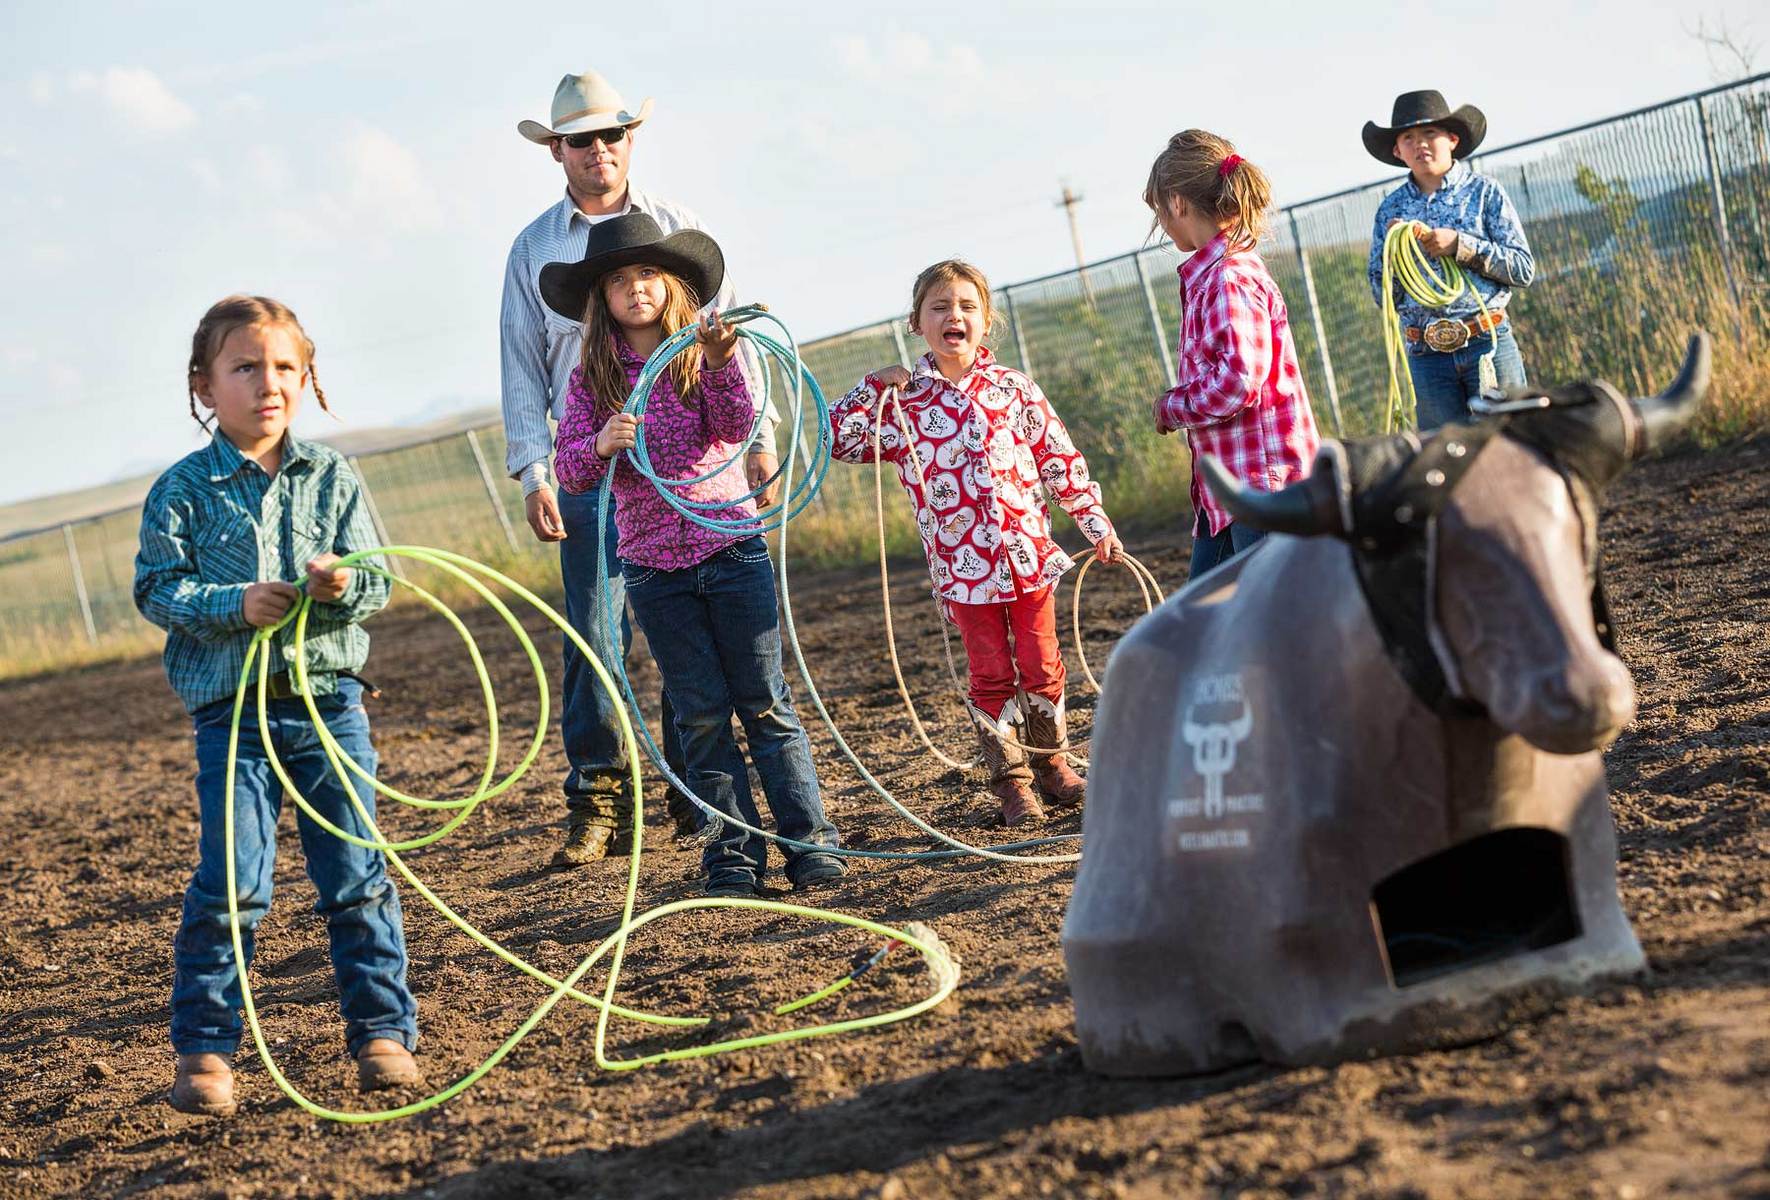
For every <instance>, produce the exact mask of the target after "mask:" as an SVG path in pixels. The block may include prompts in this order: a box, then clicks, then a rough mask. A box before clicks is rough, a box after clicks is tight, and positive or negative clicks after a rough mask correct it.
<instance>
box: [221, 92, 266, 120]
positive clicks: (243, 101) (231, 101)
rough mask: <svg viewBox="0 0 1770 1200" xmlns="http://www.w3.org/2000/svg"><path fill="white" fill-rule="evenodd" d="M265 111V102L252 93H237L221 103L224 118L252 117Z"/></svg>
mask: <svg viewBox="0 0 1770 1200" xmlns="http://www.w3.org/2000/svg"><path fill="white" fill-rule="evenodd" d="M263 111H264V101H262V100H260V99H259V98H258V97H257V96H254V95H253V94H252V93H251V92H235V93H234V94H233V95H231V96H229V97H228V98H227V99H226V100H223V101H222V102H221V112H222V114H223V115H224V116H229V117H236V116H251V115H253V114H255V113H261V112H263Z"/></svg>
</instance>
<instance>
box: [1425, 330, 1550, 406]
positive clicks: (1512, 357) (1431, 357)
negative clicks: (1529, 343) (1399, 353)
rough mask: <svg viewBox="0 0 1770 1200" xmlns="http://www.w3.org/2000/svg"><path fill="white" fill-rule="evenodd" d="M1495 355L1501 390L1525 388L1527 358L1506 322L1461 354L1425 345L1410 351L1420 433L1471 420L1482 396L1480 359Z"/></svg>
mask: <svg viewBox="0 0 1770 1200" xmlns="http://www.w3.org/2000/svg"><path fill="white" fill-rule="evenodd" d="M1490 350H1491V351H1492V352H1493V368H1494V374H1495V375H1496V376H1497V377H1498V382H1499V385H1500V386H1501V387H1523V386H1524V383H1525V379H1524V357H1523V356H1522V355H1521V354H1519V353H1518V343H1517V341H1515V340H1514V339H1513V337H1512V323H1511V322H1510V321H1506V322H1505V323H1503V324H1502V325H1501V326H1500V327H1499V328H1498V329H1496V330H1494V331H1493V332H1492V333H1484V334H1482V335H1481V336H1480V337H1473V338H1470V339H1469V344H1468V345H1467V346H1464V347H1463V348H1462V349H1461V350H1453V351H1451V352H1450V353H1449V354H1444V353H1441V352H1440V351H1437V350H1433V349H1431V348H1430V347H1428V346H1427V345H1426V344H1425V343H1423V342H1415V343H1411V344H1410V345H1409V346H1408V348H1407V370H1408V374H1410V375H1412V376H1413V380H1414V396H1415V398H1416V399H1417V400H1418V401H1419V428H1420V432H1421V433H1426V432H1429V431H1431V430H1433V429H1437V428H1438V427H1439V426H1440V425H1448V424H1450V423H1451V422H1452V421H1466V420H1468V419H1469V401H1471V400H1473V399H1474V398H1475V397H1477V396H1479V395H1480V394H1481V367H1480V362H1481V356H1482V355H1484V354H1486V353H1487V352H1488V351H1490Z"/></svg>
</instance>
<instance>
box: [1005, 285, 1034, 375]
mask: <svg viewBox="0 0 1770 1200" xmlns="http://www.w3.org/2000/svg"><path fill="white" fill-rule="evenodd" d="M1002 303H1003V304H1005V305H1007V307H1008V324H1010V325H1012V326H1014V349H1015V350H1016V351H1018V352H1019V354H1020V370H1021V372H1022V373H1023V374H1026V375H1031V374H1032V356H1031V355H1029V354H1028V353H1027V352H1026V334H1024V333H1022V332H1021V329H1020V316H1019V314H1017V313H1016V312H1015V311H1014V289H1013V288H1003V289H1002Z"/></svg>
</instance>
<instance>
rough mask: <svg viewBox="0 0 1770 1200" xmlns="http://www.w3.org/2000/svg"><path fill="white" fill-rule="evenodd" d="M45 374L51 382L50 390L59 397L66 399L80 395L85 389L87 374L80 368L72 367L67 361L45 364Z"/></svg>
mask: <svg viewBox="0 0 1770 1200" xmlns="http://www.w3.org/2000/svg"><path fill="white" fill-rule="evenodd" d="M43 374H44V376H45V377H46V378H47V380H48V382H49V391H50V393H51V394H52V395H54V396H55V397H57V398H61V399H65V398H68V397H71V396H78V395H80V394H81V393H82V392H83V391H84V390H85V388H84V384H85V382H86V376H84V375H82V374H81V373H80V370H79V368H77V367H70V366H68V365H67V364H66V363H61V362H52V363H49V364H47V365H46V366H45V368H44V371H43Z"/></svg>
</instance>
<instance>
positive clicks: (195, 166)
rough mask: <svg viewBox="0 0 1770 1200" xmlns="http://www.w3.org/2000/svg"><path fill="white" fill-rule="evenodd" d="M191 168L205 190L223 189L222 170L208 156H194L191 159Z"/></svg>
mask: <svg viewBox="0 0 1770 1200" xmlns="http://www.w3.org/2000/svg"><path fill="white" fill-rule="evenodd" d="M190 169H191V174H192V175H194V176H196V179H197V182H198V183H200V184H202V185H203V187H204V189H205V190H207V191H211V192H219V191H220V190H221V172H220V171H219V170H218V169H217V168H216V166H215V164H214V163H212V162H210V161H209V160H208V159H206V158H193V159H191V161H190Z"/></svg>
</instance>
